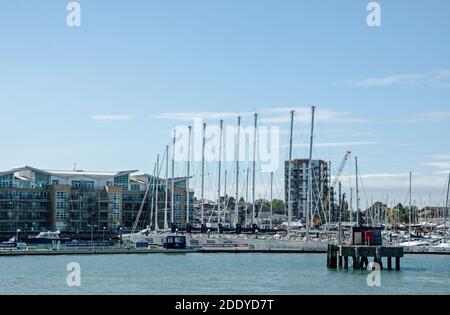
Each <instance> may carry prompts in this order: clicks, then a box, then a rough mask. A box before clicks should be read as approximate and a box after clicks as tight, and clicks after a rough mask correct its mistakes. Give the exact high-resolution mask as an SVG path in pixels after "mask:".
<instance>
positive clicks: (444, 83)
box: [340, 69, 450, 87]
mask: <svg viewBox="0 0 450 315" xmlns="http://www.w3.org/2000/svg"><path fill="white" fill-rule="evenodd" d="M340 83H342V84H346V85H352V86H359V87H380V86H391V85H410V86H418V85H424V86H440V87H450V70H447V69H444V70H439V71H433V72H428V73H412V74H395V75H388V76H384V77H377V78H368V79H362V80H348V81H342V82H340Z"/></svg>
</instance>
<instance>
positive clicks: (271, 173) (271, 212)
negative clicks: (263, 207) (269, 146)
mask: <svg viewBox="0 0 450 315" xmlns="http://www.w3.org/2000/svg"><path fill="white" fill-rule="evenodd" d="M447 199H448V198H447ZM272 221H273V172H270V226H269V227H270V229H272Z"/></svg>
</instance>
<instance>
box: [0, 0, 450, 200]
mask: <svg viewBox="0 0 450 315" xmlns="http://www.w3.org/2000/svg"><path fill="white" fill-rule="evenodd" d="M78 2H79V3H80V5H81V8H82V11H81V12H82V13H81V20H82V24H81V27H80V28H68V27H67V25H65V18H66V15H67V11H66V10H65V5H66V4H67V2H66V1H59V0H54V1H48V2H46V3H27V2H25V1H17V2H2V10H1V12H0V35H1V38H2V42H3V46H4V47H5V48H4V49H2V50H1V51H0V58H1V59H2V60H6V61H8V62H3V63H2V64H1V66H0V67H1V68H0V70H1V71H0V84H1V86H2V87H3V88H2V93H0V108H1V111H2V118H3V119H2V121H3V128H2V129H3V132H2V144H3V150H2V152H3V154H2V155H1V157H0V170H2V171H3V170H7V169H10V168H12V167H15V166H18V165H30V166H34V167H37V168H45V169H72V167H73V163H75V162H76V163H77V165H78V167H79V168H80V169H84V170H105V171H112V170H121V169H134V168H137V169H139V170H140V171H141V172H147V173H150V172H151V170H152V169H153V163H154V162H155V160H156V155H157V154H158V153H159V154H161V155H162V154H163V151H164V146H165V145H166V144H170V143H171V139H170V137H171V129H172V128H173V127H174V126H177V125H180V124H188V123H192V118H194V117H198V116H200V117H204V118H205V121H206V122H207V123H208V124H210V125H212V124H215V125H218V123H219V119H224V120H225V124H227V125H232V124H235V123H236V116H238V115H242V116H243V124H245V125H246V126H248V125H251V124H252V119H253V118H252V115H253V113H254V112H257V113H258V114H259V115H260V123H261V125H266V126H279V128H280V136H281V138H280V139H281V140H280V157H281V160H284V159H285V157H286V156H287V148H286V145H287V140H288V127H289V126H288V124H289V110H291V109H295V110H296V118H297V120H296V124H295V134H294V157H297V158H305V157H307V156H308V146H309V121H310V114H309V110H310V109H309V107H310V106H311V105H314V106H317V128H316V136H315V142H316V146H315V150H314V158H322V159H324V160H327V161H332V163H333V165H334V166H336V165H339V163H340V162H341V160H342V158H343V156H344V153H345V151H346V150H351V151H352V152H353V157H354V156H355V155H356V156H358V157H359V160H360V170H361V175H362V177H363V180H364V185H365V186H366V189H367V195H368V196H367V199H369V201H370V199H373V200H374V201H376V200H379V199H381V196H382V194H384V195H385V196H386V195H387V194H389V195H390V198H392V199H397V200H403V199H405V196H406V194H407V189H408V184H409V180H408V172H409V171H412V172H413V175H414V176H413V185H414V187H413V188H414V192H413V193H414V198H413V199H416V202H417V203H418V204H420V200H419V199H421V200H422V203H423V204H426V203H427V202H426V201H427V200H428V198H429V194H430V193H431V194H432V200H433V203H435V202H437V200H440V202H442V197H441V195H442V194H441V193H442V192H443V191H444V190H445V184H446V179H447V176H448V172H449V171H450V148H449V147H448V145H447V146H446V140H445V135H447V134H449V131H450V127H449V122H450V104H449V101H450V60H449V59H448V56H449V55H450V44H449V43H448V41H446V38H448V37H449V35H450V34H449V33H450V21H449V20H448V19H447V16H446V14H445V12H449V10H450V3H442V2H439V1H429V2H427V4H426V5H424V4H421V3H419V2H411V1H396V2H395V3H391V2H387V1H379V3H380V4H381V7H382V25H381V27H380V28H376V29H373V28H369V27H368V26H367V24H365V20H366V16H367V11H366V5H367V1H354V2H352V3H351V4H348V5H347V6H346V7H345V8H344V7H340V6H338V5H336V4H335V3H333V2H332V1H328V2H327V1H325V3H327V4H328V5H324V6H323V7H318V6H314V5H313V3H312V1H303V2H298V1H284V2H283V5H280V4H279V3H275V1H267V0H266V1H247V2H246V3H240V2H238V1H227V2H224V1H217V2H214V3H210V2H207V1H198V2H196V3H195V4H192V3H189V4H187V3H185V2H183V1H173V2H171V3H170V4H168V3H164V2H162V1H151V2H148V1H135V2H134V3H133V4H129V3H125V2H114V3H110V2H109V1H96V2H92V1H91V2H88V1H78ZM405 8H408V11H407V14H406V13H405ZM36 12H38V14H36ZM430 16H432V19H431V18H430ZM417 21H426V22H424V23H417ZM11 30H14V31H11ZM447 142H448V141H447ZM229 167H230V168H229V171H230V173H231V172H232V165H229ZM244 167H245V166H244ZM183 169H184V165H183V164H182V163H179V165H177V172H178V173H180V175H184V173H183V171H184V170H183ZM333 169H335V167H333ZM353 169H354V168H353ZM198 170H199V168H198V165H197V166H194V170H193V171H198ZM214 170H215V168H214V166H213V165H210V173H211V174H213V173H214ZM349 171H350V170H349V169H348V166H347V168H346V170H345V173H344V175H345V176H343V182H344V181H348V180H349V179H348V176H349ZM258 176H261V177H260V178H259V179H260V181H261V183H263V184H261V185H262V186H261V187H258V188H257V190H258V191H260V192H261V194H264V190H265V187H264V186H266V185H267V183H266V181H267V180H268V179H267V178H266V177H268V176H265V177H263V175H258ZM212 177H213V176H212V175H211V178H212ZM196 181H197V180H196V179H194V180H193V185H197V184H198V183H197V182H196ZM213 184H214V180H213V179H211V180H210V186H211V187H214V186H213ZM212 190H213V191H214V189H212ZM229 191H233V187H232V182H231V184H230V185H229ZM213 194H214V192H213V193H212V195H213ZM362 205H364V202H362Z"/></svg>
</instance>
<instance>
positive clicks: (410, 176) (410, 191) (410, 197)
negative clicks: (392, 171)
mask: <svg viewBox="0 0 450 315" xmlns="http://www.w3.org/2000/svg"><path fill="white" fill-rule="evenodd" d="M411 193H412V172H409V241H410V242H411V224H412V220H411V214H412V196H411Z"/></svg>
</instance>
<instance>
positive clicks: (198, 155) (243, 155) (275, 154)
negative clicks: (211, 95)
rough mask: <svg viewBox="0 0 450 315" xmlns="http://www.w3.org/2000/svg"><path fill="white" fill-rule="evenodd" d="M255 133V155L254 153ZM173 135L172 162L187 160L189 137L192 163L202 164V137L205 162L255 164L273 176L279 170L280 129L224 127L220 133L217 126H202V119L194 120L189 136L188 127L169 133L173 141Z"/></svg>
mask: <svg viewBox="0 0 450 315" xmlns="http://www.w3.org/2000/svg"><path fill="white" fill-rule="evenodd" d="M238 129H239V130H238ZM255 132H256V146H255V148H256V151H254V150H253V148H254V137H255ZM238 133H239V141H238ZM221 134H222V141H221V137H220V135H221ZM173 135H175V139H176V143H175V154H174V159H175V161H187V160H188V152H189V150H188V146H189V137H191V148H192V149H191V161H193V162H201V161H202V159H203V136H204V137H205V148H204V160H205V162H218V161H219V160H221V161H223V162H234V161H236V160H239V161H240V162H252V161H256V162H257V163H258V164H259V166H260V168H261V171H262V172H264V173H267V172H275V171H276V170H277V169H278V167H279V162H280V154H279V149H280V129H279V126H258V127H257V128H256V129H255V127H254V126H253V125H250V126H245V125H241V126H240V127H238V126H235V125H234V126H229V125H227V126H223V128H222V132H221V127H220V125H204V123H203V121H202V119H201V118H198V119H194V123H193V125H192V127H191V132H190V131H189V127H188V126H177V127H175V128H174V129H173V130H172V137H173ZM221 143H222V146H221ZM238 144H239V146H238ZM254 152H255V154H254ZM220 153H222V154H220Z"/></svg>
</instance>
